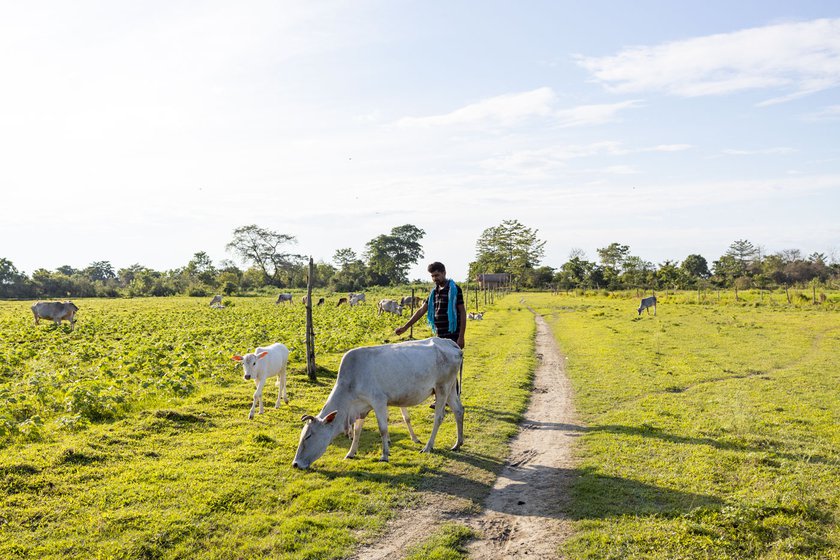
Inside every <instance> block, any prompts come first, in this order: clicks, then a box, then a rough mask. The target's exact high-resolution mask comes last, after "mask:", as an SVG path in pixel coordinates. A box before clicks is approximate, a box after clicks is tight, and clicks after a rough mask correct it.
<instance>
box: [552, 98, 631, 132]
mask: <svg viewBox="0 0 840 560" xmlns="http://www.w3.org/2000/svg"><path fill="white" fill-rule="evenodd" d="M639 106H641V102H640V101H638V100H631V101H622V102H621V103H611V104H603V105H581V106H579V107H574V108H572V109H563V110H560V111H557V112H555V113H554V116H555V117H557V119H558V120H559V121H560V126H563V127H570V126H589V125H596V124H604V123H608V122H612V121H614V120H616V119H617V118H618V112H619V111H622V110H624V109H632V108H634V107H639Z"/></svg>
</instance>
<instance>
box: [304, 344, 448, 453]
mask: <svg viewBox="0 0 840 560" xmlns="http://www.w3.org/2000/svg"><path fill="white" fill-rule="evenodd" d="M462 356H463V353H462V351H461V349H460V348H458V345H457V344H456V343H455V342H454V341H452V340H447V339H443V338H427V339H424V340H411V341H408V342H401V343H399V344H385V345H382V346H366V347H362V348H354V349H353V350H350V351H349V352H347V353H346V354H344V356H343V357H342V358H341V364H340V365H339V367H338V377H337V379H336V381H335V385H334V386H333V389H332V392H330V395H329V397H328V398H327V402H326V403H325V404H324V406H323V408H322V409H321V412H319V413H318V416H317V417H316V416H312V415H309V414H304V415H303V416H302V417H301V420H302V421H303V422H305V423H306V425H305V426H304V427H303V430H302V431H301V434H300V443H299V444H298V448H297V453H295V458H294V461H293V462H292V466H293V467H295V468H298V469H307V468H309V466H310V465H311V464H312V463H313V462H314V461H315V460H317V459H318V458H319V457H321V455H323V454H324V452H325V451H326V450H327V446H328V445H329V444H330V442H331V441H332V440H333V439H335V437H336V436H337V435H338V434H339V433H341V432H345V433H347V434H348V435H352V436H353V443H352V444H351V446H350V452H348V454H347V458H351V457H353V454H355V452H356V449H358V444H359V441H358V439H359V435H360V433H361V424H362V422H359V421H360V420H362V419H363V418H364V417H365V416H367V414H368V413H369V412H370V411H371V410H373V411H374V413H375V414H376V422H377V424H378V425H379V433H380V435H381V437H382V457H381V458H380V461H388V458H389V440H388V406H399V407H406V406H413V405H416V404H419V403H421V402H423V401H424V400H426V399H427V398H428V397H429V396H430V395H431V394H432V391H434V393H435V395H437V399H436V402H435V420H434V425H433V426H432V433H431V434H430V435H429V441H428V442H427V443H426V445H425V447H423V450H422V453H428V452H431V451H432V449H433V448H434V444H435V436H436V435H437V432H438V429H439V428H440V424H441V422H443V416H444V412H445V407H446V406H447V405H449V408H451V409H452V412H453V413H454V415H455V424H456V427H457V439H456V441H455V446H454V447H453V448H452V449H453V450H457V449H459V448H460V447H461V445H462V444H463V442H464V406H463V405H462V404H461V399H460V397H459V396H458V391H457V389H456V387H457V384H458V370H459V368H460V366H461V360H462ZM356 428H358V429H356Z"/></svg>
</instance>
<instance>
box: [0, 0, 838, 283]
mask: <svg viewBox="0 0 840 560" xmlns="http://www.w3.org/2000/svg"><path fill="white" fill-rule="evenodd" d="M0 53H2V54H0V75H2V76H3V82H4V87H3V88H0V189H2V203H3V208H4V212H3V218H2V220H0V257H3V258H8V259H10V260H11V261H12V262H14V264H15V265H16V266H17V268H18V269H19V270H21V271H24V272H27V273H31V272H32V271H33V270H34V269H36V268H39V267H45V268H48V269H54V268H56V267H58V266H61V265H64V264H69V265H71V266H75V267H79V268H81V267H84V266H86V265H88V264H89V263H91V262H93V261H99V260H108V261H111V262H112V263H113V264H114V266H115V267H117V268H120V267H124V266H128V265H131V264H134V263H140V264H143V265H145V266H149V267H151V268H155V269H158V270H163V269H169V268H175V267H179V266H183V265H185V264H186V263H187V262H188V261H189V260H190V258H191V257H192V255H193V254H194V253H196V252H198V251H206V252H207V253H208V254H209V255H210V256H211V257H212V258H213V259H214V260H215V261H216V262H219V261H221V260H222V259H226V258H233V255H231V254H229V253H226V252H225V245H226V244H227V243H228V242H229V241H230V240H231V238H232V232H233V230H234V229H235V228H236V227H238V226H242V225H247V224H251V223H256V224H258V225H260V226H262V227H266V228H269V229H273V230H275V231H278V232H281V233H287V234H291V235H294V236H296V237H297V240H298V243H297V245H295V246H293V247H291V249H292V250H293V251H296V252H299V253H302V254H307V255H310V254H311V255H313V256H314V257H315V258H316V259H320V260H324V261H329V260H330V259H331V257H332V255H333V253H334V252H335V251H336V250H337V249H340V248H345V247H349V248H351V249H353V250H355V251H356V252H357V253H359V254H361V253H362V252H363V251H364V246H365V243H366V242H367V241H369V240H370V239H372V238H374V237H376V236H377V235H379V234H382V233H387V232H388V231H390V229H391V228H392V227H395V226H399V225H402V224H406V223H411V224H414V225H416V226H418V227H420V228H422V229H424V230H425V231H426V237H425V239H424V240H423V245H424V247H425V253H426V255H425V259H424V260H423V261H421V262H420V263H418V266H417V267H416V268H415V269H414V270H412V272H411V274H410V276H411V277H412V278H416V277H421V278H425V277H426V276H427V275H426V273H425V263H427V262H429V261H431V260H440V261H442V262H444V263H445V264H446V265H447V267H448V269H449V272H450V276H452V277H454V278H456V279H463V278H464V277H465V276H466V271H467V266H468V263H469V262H470V261H471V260H473V259H474V257H475V241H476V240H477V239H478V237H479V236H480V235H481V232H482V231H483V230H485V229H486V228H488V227H492V226H496V225H498V224H499V223H501V222H502V220H505V219H516V220H519V221H520V222H522V223H523V224H525V225H526V226H528V227H531V228H534V229H537V230H538V235H539V237H540V238H541V239H543V240H545V241H546V242H547V243H546V254H545V258H544V261H543V264H547V265H549V266H554V267H559V266H560V265H561V264H562V263H563V262H565V261H566V260H567V259H568V255H569V252H570V251H571V250H572V249H582V250H583V251H584V252H585V253H586V254H587V256H588V257H589V258H590V259H591V260H596V259H597V254H596V249H597V248H599V247H604V246H606V245H608V244H609V243H612V242H618V243H622V244H626V245H629V246H630V249H631V253H632V254H633V255H636V256H639V257H641V258H643V259H645V260H648V261H651V262H653V263H657V264H658V263H661V262H662V261H664V260H666V259H670V260H682V259H683V258H684V257H685V256H687V255H689V254H692V253H699V254H701V255H703V256H704V257H706V258H707V260H709V262H711V261H712V260H715V259H717V258H718V257H720V255H722V254H723V253H724V252H725V251H726V249H727V247H728V246H729V244H731V243H732V242H733V241H735V240H736V239H748V240H750V241H752V242H753V243H754V244H757V245H759V246H761V247H762V249H763V250H764V252H766V253H772V252H776V251H780V250H784V249H793V248H795V249H800V250H802V251H803V252H804V254H806V255H807V254H809V253H811V252H814V251H818V252H823V253H826V254H827V255H829V256H830V257H832V258H834V259H835V260H840V220H838V218H837V216H838V214H840V212H838V210H840V134H838V131H839V130H840V88H839V87H838V86H840V3H836V2H829V1H825V2H808V1H804V2H795V3H794V2H767V1H763V2H753V1H743V2H716V1H712V2H703V3H699V2H698V3H677V2H666V1H647V2H623V1H622V2H619V1H614V2H606V1H600V2H591V1H590V2H559V1H556V2H537V1H535V2H384V1H383V2H367V1H354V2H248V3H240V4H237V5H234V4H232V3H230V2H143V3H128V2H75V3H66V2H39V3H29V2H27V3H13V2H3V3H0Z"/></svg>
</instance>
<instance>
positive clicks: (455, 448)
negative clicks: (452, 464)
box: [452, 443, 462, 451]
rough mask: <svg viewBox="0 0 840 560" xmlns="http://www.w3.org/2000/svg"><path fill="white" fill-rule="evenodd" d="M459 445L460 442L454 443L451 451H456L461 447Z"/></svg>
mask: <svg viewBox="0 0 840 560" xmlns="http://www.w3.org/2000/svg"><path fill="white" fill-rule="evenodd" d="M461 445H462V444H460V443H456V444H455V445H453V446H452V451H458V450H459V449H461Z"/></svg>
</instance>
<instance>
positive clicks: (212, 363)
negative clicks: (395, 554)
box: [0, 298, 534, 559]
mask: <svg viewBox="0 0 840 560" xmlns="http://www.w3.org/2000/svg"><path fill="white" fill-rule="evenodd" d="M77 303H78V304H79V307H80V308H81V311H80V313H79V317H78V322H77V325H76V329H75V331H73V332H70V330H69V327H68V326H66V324H65V325H64V326H62V327H60V328H55V327H54V326H52V325H51V324H49V325H48V324H44V323H42V324H41V325H40V326H39V327H35V326H34V325H33V324H32V316H31V313H30V312H29V309H28V307H29V305H28V303H26V302H0V331H2V337H0V359H2V365H0V398H2V410H0V418H2V422H3V426H4V428H3V432H2V434H0V435H2V438H0V443H2V447H0V482H2V485H0V558H4V559H5V558H39V559H43V558H208V559H210V558H213V559H218V558H243V557H260V558H262V557H276V558H342V557H345V556H347V555H348V554H349V553H350V552H352V550H353V549H354V547H356V546H357V545H358V543H360V542H364V541H366V540H372V539H375V538H376V535H377V533H378V531H381V529H382V528H383V526H384V523H385V522H386V521H387V519H388V518H390V517H391V516H393V515H394V514H395V513H396V512H397V511H399V509H400V508H402V507H405V506H407V505H409V504H410V503H411V502H412V501H414V500H416V499H417V496H418V492H420V491H422V490H424V489H435V490H436V491H441V492H450V493H451V494H452V497H453V500H461V501H464V502H466V503H467V504H476V503H480V500H481V498H482V497H483V495H484V494H486V492H487V489H488V488H489V486H490V485H492V483H493V481H494V479H495V476H496V472H497V471H498V469H499V468H500V466H501V464H502V462H503V460H504V456H505V451H506V442H507V440H508V438H509V437H510V436H511V434H513V433H515V430H516V423H517V421H518V419H519V417H520V416H519V415H520V414H521V412H522V410H523V409H524V406H525V403H526V400H527V395H528V386H529V377H530V375H531V372H532V369H533V356H532V352H531V347H530V346H529V345H528V343H527V341H529V340H531V339H532V338H533V332H534V327H533V320H532V319H531V317H530V316H529V315H528V314H523V313H522V312H521V311H520V310H500V311H499V312H497V313H495V314H494V318H493V319H489V318H488V320H485V321H483V322H481V324H476V325H471V329H470V332H469V340H470V347H469V348H468V350H467V354H466V355H467V365H466V366H465V371H464V385H465V391H464V397H465V398H464V402H465V405H466V406H467V408H468V412H467V416H466V419H465V426H466V442H465V445H464V448H463V450H462V451H461V452H459V453H452V452H450V451H448V448H449V446H451V445H452V443H453V442H454V440H455V430H454V422H453V421H452V418H451V415H448V416H447V418H446V420H445V421H444V424H443V426H442V428H441V431H440V433H439V434H438V439H437V450H438V452H437V453H435V454H432V455H423V454H420V453H419V452H418V451H419V449H420V446H418V445H416V444H414V443H412V442H411V440H410V439H409V437H408V433H407V431H406V429H405V427H404V426H403V425H402V421H401V419H400V417H399V412H398V411H397V410H393V413H392V417H391V424H392V430H391V441H392V447H391V462H390V463H389V464H383V463H379V462H378V458H379V455H380V449H379V444H380V442H379V435H378V433H377V432H376V430H375V428H373V427H372V426H374V424H373V423H372V422H368V426H367V429H366V432H365V434H364V435H363V438H362V443H361V446H360V450H359V455H358V457H357V458H356V459H354V460H345V459H343V457H344V455H345V453H346V452H347V449H348V448H349V440H347V439H345V438H343V437H339V438H337V439H336V440H335V442H334V443H333V444H332V445H331V446H330V448H329V449H328V451H327V453H326V454H325V455H324V457H322V458H321V459H320V460H319V461H317V462H316V463H315V465H314V467H313V469H311V470H310V471H306V472H300V471H296V470H293V469H292V468H291V462H292V458H293V456H294V453H295V449H296V447H297V441H298V436H299V433H300V429H301V426H302V424H301V422H300V417H301V415H302V414H303V413H311V414H314V413H317V412H318V411H319V410H320V408H321V405H322V404H323V402H324V401H325V400H326V397H327V394H328V393H329V391H330V389H331V387H332V384H333V382H334V380H335V374H336V370H337V367H338V362H339V359H340V356H341V353H342V352H343V351H344V350H346V349H349V348H352V347H354V346H357V345H363V344H375V343H382V342H384V341H391V342H396V341H397V338H396V337H394V336H393V335H392V334H391V332H392V330H393V328H394V327H395V326H397V325H398V324H400V320H399V319H397V318H396V317H392V316H388V315H384V316H383V317H377V316H376V312H375V311H374V310H373V305H371V304H368V305H367V306H364V307H359V308H353V309H348V308H346V307H344V308H339V309H335V308H327V307H324V308H320V309H319V308H316V309H315V310H314V312H315V329H316V344H317V345H318V348H320V350H319V354H318V364H319V367H320V368H321V369H320V370H319V374H318V375H319V376H318V381H317V382H315V383H313V382H310V381H309V380H308V378H307V376H306V375H305V373H304V363H303V356H304V352H303V346H302V344H301V343H300V341H301V340H302V338H303V315H304V312H303V306H301V305H297V306H294V307H283V306H275V305H273V302H272V301H271V300H269V299H267V298H243V299H237V298H234V299H232V300H231V301H229V302H228V306H227V307H226V308H225V309H223V310H211V309H208V308H207V306H206V301H205V298H202V299H201V300H197V299H191V298H167V299H137V300H80V301H78V302H77ZM231 304H232V305H231ZM403 321H404V319H403ZM427 335H428V331H427V330H425V327H422V328H419V329H416V330H415V336H418V337H422V336H427ZM276 340H279V341H283V342H284V343H286V344H287V345H288V346H290V347H293V348H294V350H293V352H292V358H291V359H292V363H291V370H292V371H291V375H290V376H289V380H288V385H287V387H288V392H289V395H290V404H289V406H285V405H283V406H281V408H280V409H278V410H275V409H274V408H271V407H269V408H267V409H266V413H265V414H264V415H261V416H259V415H258V416H257V417H256V418H255V420H253V421H248V419H247V413H248V409H249V407H250V402H251V396H252V394H253V390H254V385H253V383H251V382H245V381H244V380H243V379H242V374H241V370H239V369H237V368H236V367H235V365H234V362H233V361H232V360H230V355H231V354H232V353H233V352H234V351H238V352H243V351H246V350H251V349H253V347H254V346H256V345H258V344H261V343H264V342H271V341H276ZM522 341H525V345H524V346H522V344H521V342H522ZM275 390H276V389H275V388H274V385H273V383H269V384H268V385H267V386H266V396H267V399H266V400H267V402H268V403H273V400H274V399H275V398H276V393H275V392H274V391H275ZM432 415H433V411H431V410H429V409H428V408H427V407H426V406H417V407H414V408H413V409H412V423H413V424H414V427H415V431H416V432H417V434H418V436H419V437H420V438H421V439H423V440H425V438H426V437H427V436H428V434H429V432H430V431H431V421H432ZM473 507H474V506H473ZM442 531H443V532H442V533H441V535H439V536H438V537H437V538H438V540H437V541H435V542H439V543H447V542H450V540H448V537H447V535H448V534H449V533H447V530H446V529H445V528H444V529H442ZM455 532H456V534H463V531H461V530H456V531H455ZM428 546H429V547H431V548H432V549H434V548H436V547H437V548H438V549H440V548H441V547H443V548H446V547H445V546H444V545H436V544H434V543H432V544H430V545H428Z"/></svg>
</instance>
